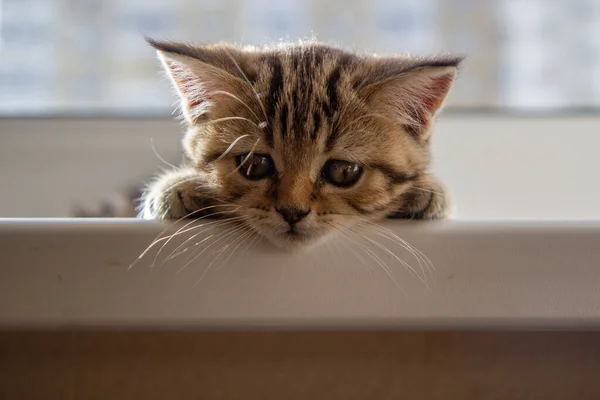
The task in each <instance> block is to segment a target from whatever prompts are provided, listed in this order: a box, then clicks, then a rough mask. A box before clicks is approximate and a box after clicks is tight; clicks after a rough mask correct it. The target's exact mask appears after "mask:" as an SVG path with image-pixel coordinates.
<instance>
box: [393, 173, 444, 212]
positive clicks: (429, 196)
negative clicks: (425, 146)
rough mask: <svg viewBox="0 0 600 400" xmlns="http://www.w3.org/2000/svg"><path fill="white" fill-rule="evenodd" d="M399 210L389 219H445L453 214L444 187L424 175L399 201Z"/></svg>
mask: <svg viewBox="0 0 600 400" xmlns="http://www.w3.org/2000/svg"><path fill="white" fill-rule="evenodd" d="M397 204H398V208H397V210H396V211H394V212H393V213H391V214H390V215H389V216H388V218H402V219H430V220H431V219H443V218H447V217H449V216H450V214H451V213H452V211H453V210H452V204H451V202H450V196H449V195H448V192H447V190H446V188H445V187H444V185H443V184H442V183H441V182H440V181H439V180H438V179H437V178H435V177H433V176H431V175H423V177H421V178H419V179H418V180H417V181H415V182H414V184H413V186H412V187H411V188H410V189H409V190H407V191H406V192H405V193H403V194H402V195H401V196H400V198H399V199H398V203H397Z"/></svg>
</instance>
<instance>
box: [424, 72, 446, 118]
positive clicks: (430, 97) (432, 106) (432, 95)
mask: <svg viewBox="0 0 600 400" xmlns="http://www.w3.org/2000/svg"><path fill="white" fill-rule="evenodd" d="M451 83H452V78H451V77H450V76H449V75H444V76H439V77H437V78H432V79H430V80H429V82H428V84H427V85H426V87H425V88H424V90H423V94H424V96H423V98H422V102H423V108H424V109H425V110H427V111H428V112H429V113H433V112H435V111H437V109H438V108H440V106H441V105H442V102H443V101H444V99H445V98H446V95H447V94H448V90H450V84H451Z"/></svg>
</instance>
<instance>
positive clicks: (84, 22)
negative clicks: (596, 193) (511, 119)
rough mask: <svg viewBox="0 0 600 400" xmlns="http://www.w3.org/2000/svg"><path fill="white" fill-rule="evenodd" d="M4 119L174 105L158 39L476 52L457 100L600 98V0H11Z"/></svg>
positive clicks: (491, 103) (488, 103) (460, 103)
mask: <svg viewBox="0 0 600 400" xmlns="http://www.w3.org/2000/svg"><path fill="white" fill-rule="evenodd" d="M0 4H1V6H0V7H1V17H0V20H1V31H0V38H1V48H0V51H1V53H0V54H1V57H0V114H2V115H53V114H63V115H64V114H69V115H71V114H79V115H81V114H88V115H89V114H91V115H94V114H98V113H99V114H104V115H106V114H109V115H147V114H151V115H156V114H169V113H170V112H171V111H172V109H173V97H172V96H171V91H170V88H169V87H168V85H167V83H166V82H164V80H161V79H159V75H158V65H157V63H156V61H155V56H154V53H153V52H152V51H151V50H150V49H149V48H148V46H147V45H146V44H145V43H144V41H143V36H144V35H149V36H153V37H156V38H168V39H174V40H186V41H194V42H213V41H233V42H236V43H240V44H260V43H264V42H265V41H278V40H281V39H283V40H295V39H298V38H303V37H316V38H317V39H319V40H323V41H326V42H330V43H335V44H338V45H340V46H343V47H346V48H349V49H353V50H358V51H371V52H377V53H381V54H391V53H402V52H411V53H415V54H431V53H436V52H459V53H466V54H468V55H469V58H468V59H467V62H466V63H465V66H464V71H463V74H462V76H461V80H460V85H457V86H456V88H455V90H454V91H453V94H452V97H451V99H450V102H449V103H448V105H449V106H450V107H452V108H460V107H463V108H477V109H482V108H492V109H504V110H506V109H509V110H516V111H529V110H534V111H540V110H548V109H573V108H577V109H582V108H592V107H597V106H599V105H600V23H599V21H600V1H598V0H496V1H481V0H419V1H404V0H368V1H367V0H329V1H323V0H285V1H272V0H245V1H244V0H168V1H167V0H0Z"/></svg>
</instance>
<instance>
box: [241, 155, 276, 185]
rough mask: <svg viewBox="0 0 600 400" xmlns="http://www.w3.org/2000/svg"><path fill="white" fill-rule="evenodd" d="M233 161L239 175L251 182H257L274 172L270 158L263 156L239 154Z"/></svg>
mask: <svg viewBox="0 0 600 400" xmlns="http://www.w3.org/2000/svg"><path fill="white" fill-rule="evenodd" d="M235 160H236V164H237V166H238V167H239V168H238V171H240V174H242V176H243V177H244V178H246V179H249V180H251V181H258V180H260V179H263V178H265V177H267V176H269V175H272V174H273V172H274V170H275V166H274V165H273V160H271V157H269V156H266V155H263V154H252V155H250V156H249V153H246V154H240V155H239V156H237V157H236V158H235ZM242 163H243V165H242Z"/></svg>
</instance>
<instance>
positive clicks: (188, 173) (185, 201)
mask: <svg viewBox="0 0 600 400" xmlns="http://www.w3.org/2000/svg"><path fill="white" fill-rule="evenodd" d="M213 204H215V198H214V197H211V196H210V193H209V191H208V190H207V189H206V181H205V180H204V176H203V175H202V174H201V173H199V172H198V171H196V170H193V169H181V170H178V171H171V172H168V173H166V174H163V175H161V176H160V177H159V178H158V179H157V180H155V181H154V182H153V183H152V184H150V185H149V187H148V189H147V191H146V192H145V193H144V195H143V202H142V210H141V212H140V216H141V217H142V218H145V219H162V220H173V219H181V218H186V217H189V218H198V217H201V216H202V215H205V214H207V213H208V211H209V209H207V207H210V206H212V205H213ZM200 210H207V211H206V212H202V211H200Z"/></svg>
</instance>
